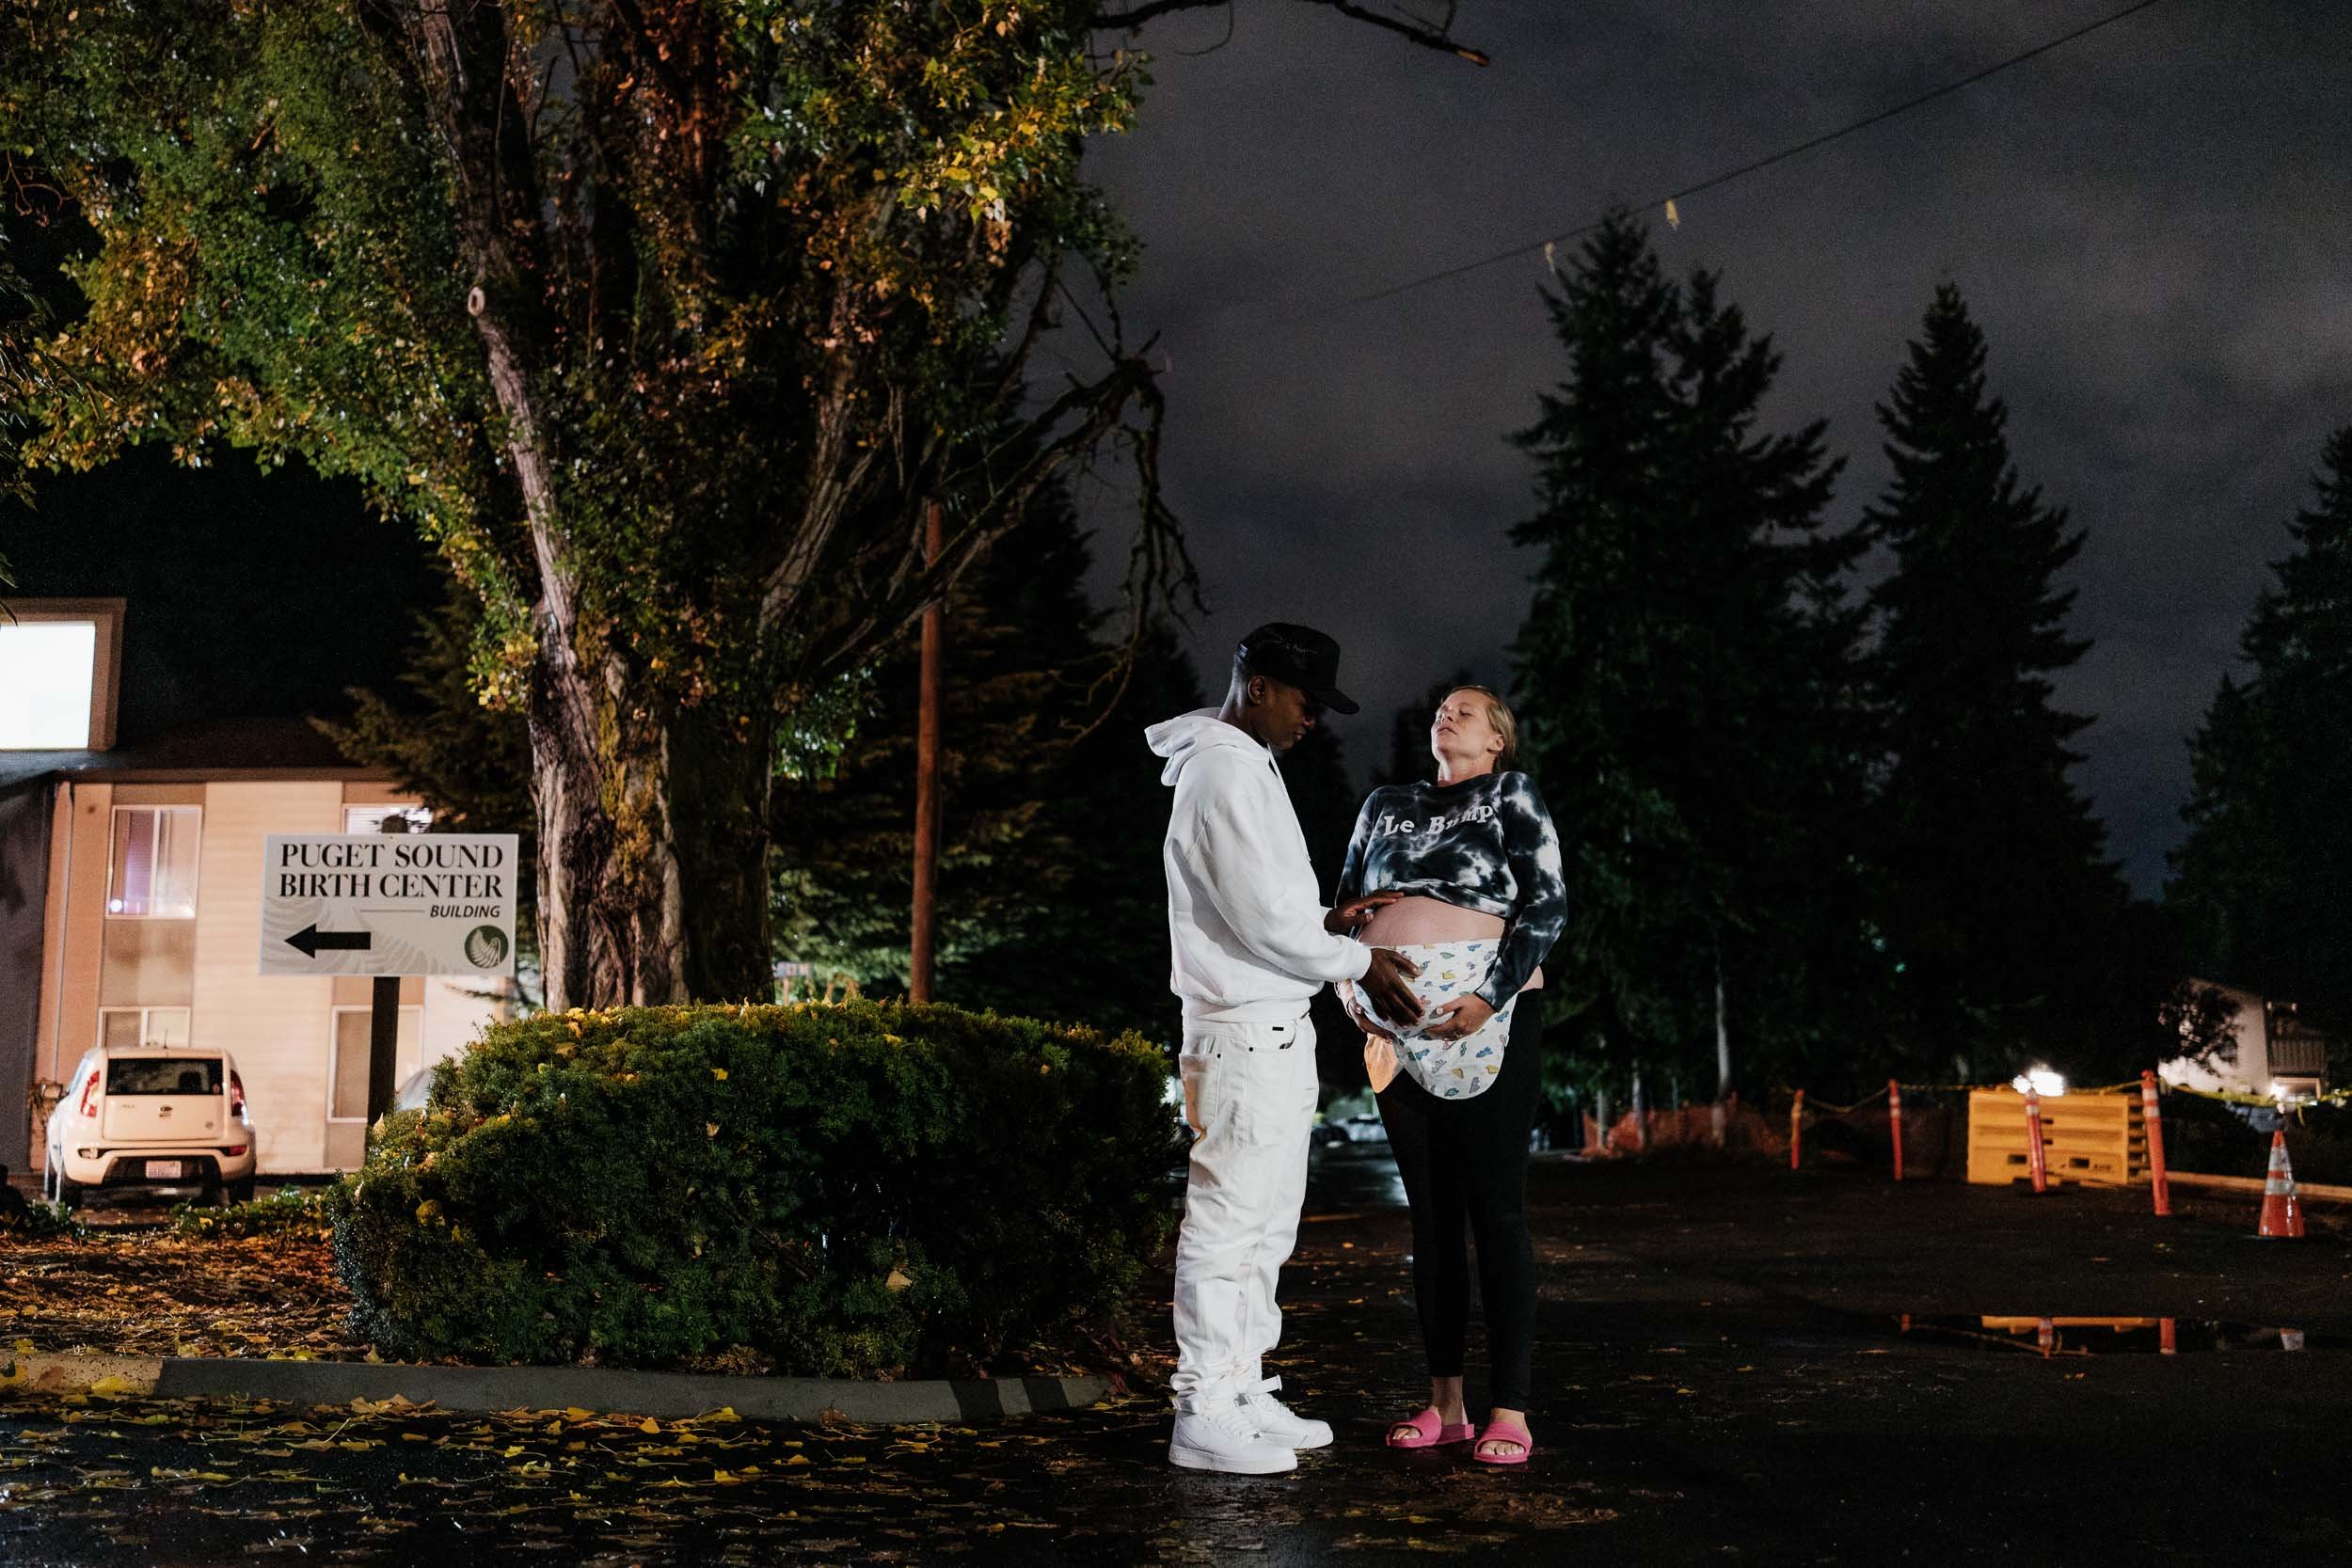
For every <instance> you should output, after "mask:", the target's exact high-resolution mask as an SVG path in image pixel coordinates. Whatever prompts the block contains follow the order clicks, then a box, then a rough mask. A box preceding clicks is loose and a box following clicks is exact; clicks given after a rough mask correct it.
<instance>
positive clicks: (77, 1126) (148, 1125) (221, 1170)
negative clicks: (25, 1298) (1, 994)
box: [43, 1045, 258, 1206]
mask: <svg viewBox="0 0 2352 1568" xmlns="http://www.w3.org/2000/svg"><path fill="white" fill-rule="evenodd" d="M257 1163H258V1162H257V1159H256V1156H255V1153H254V1135H253V1119H252V1115H251V1112H250V1111H249V1109H248V1108H247V1106H246V1099H245V1080H244V1079H242V1078H240V1077H239V1076H238V1075H237V1064H236V1062H235V1060H234V1059H233V1058H231V1057H230V1054H229V1053H228V1052H226V1051H220V1050H213V1049H204V1048H199V1047H194V1046H185V1045H103V1046H99V1047H96V1048H95V1049H93V1050H90V1051H88V1052H86V1053H84V1054H83V1056H82V1059H81V1061H80V1062H79V1063H78V1064H77V1065H76V1066H75V1067H74V1069H73V1076H72V1078H70V1079H68V1080H67V1081H66V1092H65V1098H64V1099H63V1100H61V1101H58V1102H57V1108H56V1111H54V1112H52V1113H51V1115H50V1117H49V1166H48V1171H47V1173H46V1175H45V1176H44V1178H43V1180H44V1182H45V1183H46V1188H45V1190H46V1192H47V1194H48V1196H50V1197H52V1198H54V1199H56V1201H57V1202H59V1203H63V1204H66V1205H68V1206H73V1205H77V1204H81V1203H84V1202H86V1201H87V1198H88V1197H89V1196H90V1195H92V1194H94V1193H99V1192H105V1193H109V1194H113V1193H122V1194H133V1193H136V1194H143V1195H146V1196H160V1195H162V1194H164V1193H168V1192H175V1191H184V1190H187V1189H191V1188H193V1189H195V1190H196V1191H198V1192H199V1193H200V1194H202V1195H203V1196H204V1197H205V1199H206V1200H208V1201H218V1200H219V1199H220V1198H221V1197H222V1196H227V1197H228V1198H229V1199H230V1201H232V1202H236V1203H249V1202H251V1201H252V1199H253V1174H254V1169H255V1166H256V1164H257Z"/></svg>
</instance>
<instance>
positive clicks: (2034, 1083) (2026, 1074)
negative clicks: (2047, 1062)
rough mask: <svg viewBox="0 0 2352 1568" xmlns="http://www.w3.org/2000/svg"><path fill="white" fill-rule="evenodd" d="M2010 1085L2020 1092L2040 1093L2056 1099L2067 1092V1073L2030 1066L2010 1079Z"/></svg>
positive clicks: (2046, 1097) (2047, 1097)
mask: <svg viewBox="0 0 2352 1568" xmlns="http://www.w3.org/2000/svg"><path fill="white" fill-rule="evenodd" d="M2009 1086H2010V1088H2012V1089H2015V1090H2016V1091H2017V1092H2018V1093H2019V1094H2038V1095H2041V1096H2042V1097H2044V1098H2045V1099H2052V1100H2055V1099H2056V1098H2058V1096H2059V1095H2062V1094H2064V1093H2065V1092H2066V1075H2065V1074H2064V1073H2062V1072H2052V1071H2051V1070H2050V1069H2048V1068H2046V1067H2029V1068H2027V1069H2026V1070H2025V1071H2023V1072H2021V1073H2019V1074H2018V1075H2017V1076H2016V1077H2014V1078H2012V1079H2010V1081H2009Z"/></svg>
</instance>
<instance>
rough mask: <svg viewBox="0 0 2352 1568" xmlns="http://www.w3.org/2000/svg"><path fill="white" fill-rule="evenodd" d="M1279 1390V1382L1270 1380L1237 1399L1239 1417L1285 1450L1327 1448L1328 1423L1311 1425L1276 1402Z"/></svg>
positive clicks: (1302, 1417)
mask: <svg viewBox="0 0 2352 1568" xmlns="http://www.w3.org/2000/svg"><path fill="white" fill-rule="evenodd" d="M1280 1386H1282V1380H1281V1379H1280V1378H1279V1377H1270V1378H1267V1379H1266V1380H1265V1381H1264V1382H1263V1383H1261V1384H1259V1385H1258V1386H1257V1387H1255V1388H1253V1389H1251V1390H1250V1391H1249V1392H1248V1393H1247V1394H1244V1395H1243V1396H1242V1397H1241V1409H1242V1413H1243V1414H1244V1415H1246V1416H1248V1418H1249V1419H1250V1420H1251V1421H1252V1422H1253V1423H1255V1425H1256V1426H1257V1428H1258V1434H1259V1435H1260V1436H1261V1437H1263V1438H1264V1439H1265V1440H1266V1441H1267V1442H1269V1443H1279V1444H1281V1445H1282V1446H1283V1447H1284V1448H1288V1449H1327V1448H1329V1447H1330V1446H1331V1423H1330V1422H1328V1421H1311V1420H1309V1419H1308V1418H1306V1417H1304V1416H1301V1415H1299V1414H1298V1413H1297V1412H1296V1411H1295V1410H1293V1409H1292V1408H1291V1407H1290V1406H1289V1405H1287V1404H1284V1403H1283V1402H1281V1401H1280V1400H1278V1399H1276V1398H1275V1397H1274V1390H1276V1389H1277V1388H1279V1387H1280Z"/></svg>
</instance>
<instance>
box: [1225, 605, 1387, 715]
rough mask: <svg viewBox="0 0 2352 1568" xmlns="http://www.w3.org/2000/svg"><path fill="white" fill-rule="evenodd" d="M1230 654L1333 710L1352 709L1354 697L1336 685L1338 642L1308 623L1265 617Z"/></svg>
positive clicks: (1338, 674) (1337, 680) (1338, 664)
mask: <svg viewBox="0 0 2352 1568" xmlns="http://www.w3.org/2000/svg"><path fill="white" fill-rule="evenodd" d="M1233 656H1234V657H1236V658H1239V659H1240V660H1241V661H1242V662H1243V663H1244V664H1247V665H1248V666H1249V668H1250V671H1251V672H1252V673H1256V674H1261V675H1263V676H1265V677H1266V678H1267V679H1269V680H1278V681H1281V682H1283V683H1284V684H1285V685H1289V686H1295V687H1296V688H1298V689H1300V690H1301V691H1304V692H1305V693H1306V694H1307V695H1308V696H1310V697H1311V698H1313V699H1314V700H1315V701H1316V702H1318V703H1321V704H1322V705H1324V706H1325V707H1327V708H1329V709H1330V710H1331V711H1332V712H1334V713H1354V712H1355V711H1357V709H1356V699H1355V698H1353V697H1350V696H1349V695H1348V694H1347V693H1346V692H1344V691H1342V690H1341V689H1340V686H1339V681H1340V645H1339V643H1337V642H1335V641H1332V640H1331V639H1330V638H1328V637H1326V636H1325V635H1324V634H1323V633H1321V632H1319V631H1317V630H1315V628H1314V627H1312V626H1299V625H1297V624H1295V622H1290V621H1268V622H1267V623H1266V624H1265V625H1264V626H1260V627H1259V628H1258V629H1257V630H1256V631H1253V632H1251V633H1250V634H1249V635H1248V636H1247V637H1245V638H1243V639H1242V640H1241V646H1240V647H1238V648H1235V649H1234V650H1233Z"/></svg>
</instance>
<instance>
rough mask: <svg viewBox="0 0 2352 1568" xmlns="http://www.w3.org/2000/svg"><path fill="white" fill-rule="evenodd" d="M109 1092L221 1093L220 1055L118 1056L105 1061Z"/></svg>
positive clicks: (107, 1090)
mask: <svg viewBox="0 0 2352 1568" xmlns="http://www.w3.org/2000/svg"><path fill="white" fill-rule="evenodd" d="M106 1092H107V1093H108V1094H218V1093H219V1092H220V1058H219V1057H218V1056H117V1057H115V1058H114V1059H113V1060H112V1061H110V1062H108V1063H107V1064H106Z"/></svg>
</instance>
